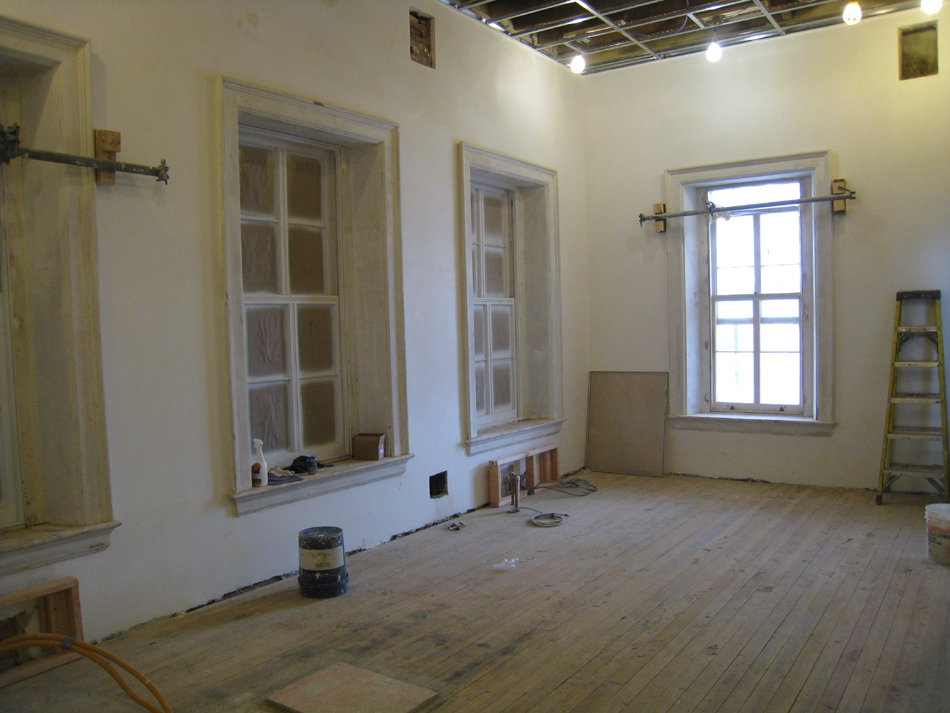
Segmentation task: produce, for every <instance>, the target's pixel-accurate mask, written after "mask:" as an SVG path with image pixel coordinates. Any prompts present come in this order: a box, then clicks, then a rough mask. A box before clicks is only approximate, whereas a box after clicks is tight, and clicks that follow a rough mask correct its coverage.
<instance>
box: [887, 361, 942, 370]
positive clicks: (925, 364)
mask: <svg viewBox="0 0 950 713" xmlns="http://www.w3.org/2000/svg"><path fill="white" fill-rule="evenodd" d="M938 366H940V362H939V361H895V362H894V368H895V369H904V368H906V367H919V368H925V369H934V368H936V367H938Z"/></svg>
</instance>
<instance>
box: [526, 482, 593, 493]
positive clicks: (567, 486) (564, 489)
mask: <svg viewBox="0 0 950 713" xmlns="http://www.w3.org/2000/svg"><path fill="white" fill-rule="evenodd" d="M539 490H554V491H556V492H558V493H564V494H565V495H575V496H578V497H582V496H584V495H590V494H591V493H596V492H597V486H596V485H594V484H593V483H591V482H590V481H589V480H584V479H583V478H565V479H563V480H557V481H551V482H548V483H539V484H538V485H535V486H534V487H533V488H531V491H530V492H529V493H528V495H532V494H533V493H536V492H537V491H539ZM576 491H579V492H576Z"/></svg>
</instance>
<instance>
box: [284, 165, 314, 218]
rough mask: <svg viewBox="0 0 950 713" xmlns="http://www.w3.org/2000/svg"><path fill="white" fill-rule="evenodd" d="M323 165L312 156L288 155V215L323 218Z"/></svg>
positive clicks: (292, 216)
mask: <svg viewBox="0 0 950 713" xmlns="http://www.w3.org/2000/svg"><path fill="white" fill-rule="evenodd" d="M321 169H322V166H321V163H320V160H319V159H316V158H312V157H310V156H298V155H296V154H287V214H288V215H289V216H290V217H291V219H293V218H304V219H308V220H320V219H321V218H323V195H322V193H321V189H320V184H321Z"/></svg>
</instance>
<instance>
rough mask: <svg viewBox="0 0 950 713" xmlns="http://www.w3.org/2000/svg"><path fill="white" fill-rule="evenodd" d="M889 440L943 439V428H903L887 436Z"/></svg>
mask: <svg viewBox="0 0 950 713" xmlns="http://www.w3.org/2000/svg"><path fill="white" fill-rule="evenodd" d="M887 437H888V438H891V439H895V438H910V439H919V440H933V439H941V438H943V429H942V428H933V427H929V426H903V427H900V428H895V429H894V430H893V431H891V432H890V433H888V434H887Z"/></svg>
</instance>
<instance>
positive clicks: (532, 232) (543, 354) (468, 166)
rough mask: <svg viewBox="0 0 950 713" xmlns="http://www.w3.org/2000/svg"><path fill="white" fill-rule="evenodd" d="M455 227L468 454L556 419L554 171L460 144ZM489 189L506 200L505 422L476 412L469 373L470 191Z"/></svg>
mask: <svg viewBox="0 0 950 713" xmlns="http://www.w3.org/2000/svg"><path fill="white" fill-rule="evenodd" d="M459 151H460V167H461V181H460V182H461V202H462V213H463V222H462V229H461V231H460V237H459V246H460V250H461V253H462V255H461V260H460V264H461V265H462V266H463V269H464V271H465V272H464V275H462V276H461V279H460V285H461V289H460V313H461V315H462V319H461V323H462V324H464V325H465V327H466V328H465V330H464V333H463V337H462V339H463V344H462V355H463V362H464V363H463V369H464V372H463V375H462V376H463V378H462V384H463V396H462V403H463V404H464V406H463V413H462V419H463V429H464V434H465V443H464V445H465V447H466V451H467V453H469V454H470V455H472V454H476V453H483V452H486V451H488V450H491V449H493V448H500V447H503V446H507V445H513V444H516V443H522V442H527V441H531V440H535V439H538V438H541V437H545V436H550V435H554V434H556V433H558V432H559V431H560V427H561V423H562V422H563V418H562V386H561V383H562V378H561V368H562V366H561V303H560V258H559V236H558V215H557V174H556V173H555V172H554V171H552V170H549V169H546V168H542V167H540V166H535V165H533V164H530V163H526V162H524V161H521V160H518V159H515V158H511V157H509V156H504V155H502V154H498V153H495V152H492V151H488V150H486V149H482V148H479V147H476V146H472V145H470V144H466V143H461V144H460V146H459ZM473 186H491V187H493V188H496V189H501V190H506V191H509V192H510V194H511V196H512V198H513V214H514V215H513V218H514V219H513V234H514V268H513V269H514V279H515V282H514V293H515V295H516V300H517V315H516V324H518V325H519V326H518V329H517V333H516V348H515V351H516V354H517V360H518V363H517V367H516V373H517V374H518V384H517V393H518V412H517V415H516V416H515V417H514V418H513V419H511V420H510V421H507V422H504V423H489V424H485V423H482V422H480V420H479V418H478V417H477V416H476V408H475V388H474V383H473V379H474V372H473V358H474V357H473V351H472V349H473V343H474V333H475V324H474V317H473V310H472V308H471V304H472V297H473V291H472V284H471V276H472V274H473V257H472V250H471V249H470V246H471V244H472V235H471V232H470V229H471V226H472V225H473V215H472V200H471V195H472V188H473Z"/></svg>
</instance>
